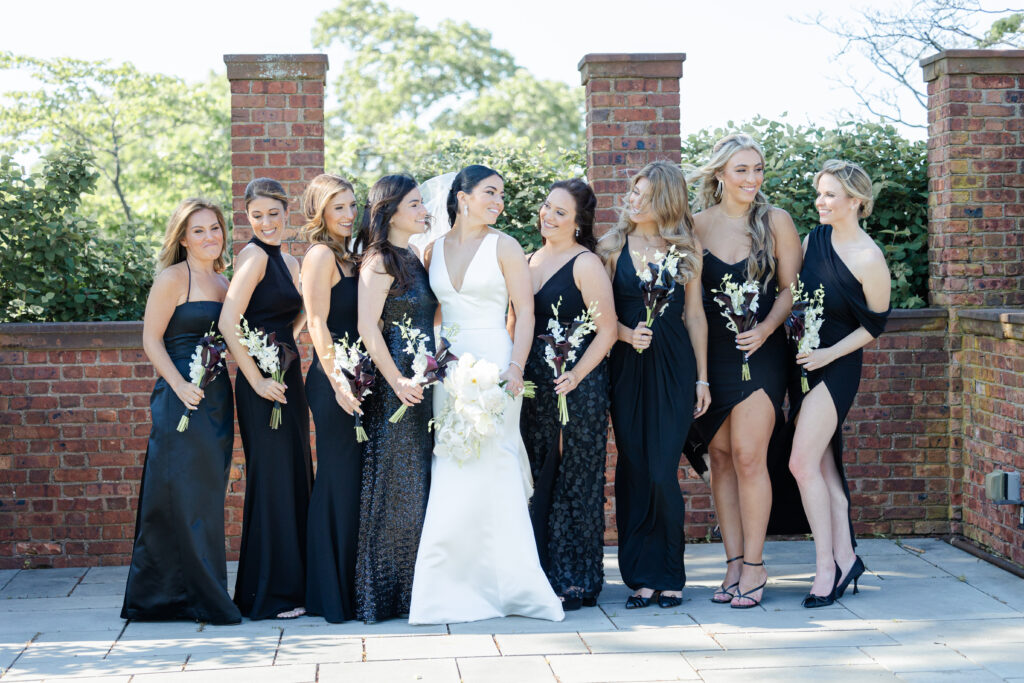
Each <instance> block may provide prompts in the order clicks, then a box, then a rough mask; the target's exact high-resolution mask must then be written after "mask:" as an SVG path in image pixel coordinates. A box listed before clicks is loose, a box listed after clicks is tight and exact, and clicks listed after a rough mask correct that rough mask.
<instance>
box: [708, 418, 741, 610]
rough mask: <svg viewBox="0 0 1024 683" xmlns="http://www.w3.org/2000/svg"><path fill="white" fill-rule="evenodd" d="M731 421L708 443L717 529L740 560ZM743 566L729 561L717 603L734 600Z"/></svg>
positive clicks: (729, 551)
mask: <svg viewBox="0 0 1024 683" xmlns="http://www.w3.org/2000/svg"><path fill="white" fill-rule="evenodd" d="M730 422H731V419H730V418H728V417H727V418H725V422H723V423H722V426H721V427H720V428H719V430H718V432H717V433H716V434H715V437H714V438H713V439H712V440H711V443H710V444H708V452H709V454H710V455H711V495H712V498H713V499H714V501H715V514H716V515H717V516H718V530H719V531H720V532H721V534H722V544H723V545H724V546H725V557H726V558H727V559H728V558H731V557H737V556H739V555H742V554H743V523H742V520H741V517H740V495H739V487H738V484H737V481H736V470H735V469H734V468H733V461H732V446H731V444H730V436H729V435H730V432H731V428H730ZM740 567H741V565H740V563H739V562H729V563H727V564H726V568H725V579H724V580H723V581H722V586H721V587H720V589H719V590H718V591H715V595H714V597H715V598H716V599H718V600H725V599H726V598H729V599H731V596H732V595H735V593H736V589H735V588H733V589H732V590H731V591H728V592H726V591H725V590H723V589H726V588H729V587H730V586H732V585H733V584H735V583H737V582H738V581H739V580H740Z"/></svg>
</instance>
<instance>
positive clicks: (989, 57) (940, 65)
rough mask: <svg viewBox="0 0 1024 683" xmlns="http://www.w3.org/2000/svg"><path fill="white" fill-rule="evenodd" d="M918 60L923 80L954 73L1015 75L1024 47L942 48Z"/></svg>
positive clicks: (1023, 61)
mask: <svg viewBox="0 0 1024 683" xmlns="http://www.w3.org/2000/svg"><path fill="white" fill-rule="evenodd" d="M920 64H921V68H922V69H923V70H924V80H925V82H929V81H934V80H935V79H937V78H939V77H940V76H950V75H956V74H985V75H1006V76H1017V75H1020V74H1022V73H1024V50H962V49H961V50H944V51H942V52H939V53H938V54H934V55H932V56H931V57H925V58H924V59H922V60H921V62H920Z"/></svg>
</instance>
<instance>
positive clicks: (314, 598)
mask: <svg viewBox="0 0 1024 683" xmlns="http://www.w3.org/2000/svg"><path fill="white" fill-rule="evenodd" d="M338 274H339V275H341V279H340V280H338V282H337V284H335V285H334V287H332V288H331V308H330V312H329V313H328V314H327V330H328V331H329V332H330V333H331V338H332V339H335V340H341V339H342V338H343V337H344V336H345V335H346V334H347V335H348V339H349V341H350V342H354V341H355V340H356V339H357V338H358V337H359V332H358V331H357V330H356V285H357V283H358V281H359V279H358V278H357V277H355V276H353V277H345V274H344V273H343V272H341V268H340V267H339V268H338ZM306 397H307V398H308V399H309V408H310V410H311V411H312V413H313V424H314V425H316V481H314V482H313V495H312V496H311V497H310V499H309V529H308V536H307V541H306V543H307V548H306V565H307V566H306V611H307V612H309V613H310V614H318V615H321V616H323V618H324V619H326V620H327V621H329V622H331V623H339V622H342V621H347V620H349V619H355V616H356V606H355V571H356V546H357V539H358V538H359V489H360V483H361V479H362V471H363V463H362V447H361V446H360V444H358V443H357V442H356V435H355V420H354V419H353V417H352V416H351V415H349V414H348V413H346V412H345V411H344V410H342V409H341V406H339V405H338V401H337V400H336V399H335V398H334V390H333V388H332V387H331V382H330V380H329V379H328V378H327V375H326V374H325V373H324V368H323V366H322V365H320V357H319V356H317V355H316V354H314V355H313V364H312V365H311V366H310V368H309V372H307V373H306Z"/></svg>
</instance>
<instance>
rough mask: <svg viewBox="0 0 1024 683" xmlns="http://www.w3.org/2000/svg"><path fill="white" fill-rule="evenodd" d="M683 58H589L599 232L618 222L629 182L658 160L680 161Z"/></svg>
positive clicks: (586, 71) (590, 139) (584, 65)
mask: <svg viewBox="0 0 1024 683" xmlns="http://www.w3.org/2000/svg"><path fill="white" fill-rule="evenodd" d="M685 59H686V55H685V54H682V53H658V54H589V55H586V56H585V57H584V58H583V59H581V60H580V63H579V66H578V68H579V70H580V75H581V77H582V80H583V85H584V86H586V89H587V90H586V105H587V180H588V181H589V182H590V184H591V186H592V187H593V188H594V193H595V194H596V195H597V214H596V216H595V232H597V234H599V235H600V234H603V233H604V231H605V230H607V229H608V228H609V227H611V226H612V225H613V224H614V223H615V222H616V221H617V220H618V211H617V209H616V207H618V206H619V204H620V202H621V201H622V195H623V193H625V191H626V187H627V184H628V180H629V178H630V177H631V176H632V175H633V174H634V173H636V172H637V171H639V170H640V169H641V168H642V167H643V166H644V165H646V164H647V163H649V162H651V161H655V160H657V159H666V160H668V161H673V162H675V163H677V164H678V163H679V162H680V156H679V155H680V151H679V149H680V140H679V79H680V78H682V75H683V61H684V60H685Z"/></svg>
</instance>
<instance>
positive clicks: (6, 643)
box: [0, 626, 116, 650]
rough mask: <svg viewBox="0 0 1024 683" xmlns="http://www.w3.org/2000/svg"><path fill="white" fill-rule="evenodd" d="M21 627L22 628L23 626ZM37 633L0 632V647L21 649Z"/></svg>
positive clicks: (23, 631) (22, 631)
mask: <svg viewBox="0 0 1024 683" xmlns="http://www.w3.org/2000/svg"><path fill="white" fill-rule="evenodd" d="M22 628H24V626H23V627H22ZM38 633H39V632H38V631H25V630H21V631H11V632H10V633H0V647H3V648H8V649H10V648H17V649H18V650H21V649H22V648H24V647H25V646H26V645H28V643H29V641H30V640H32V639H33V638H35V637H36V635H38ZM115 635H116V634H115Z"/></svg>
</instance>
